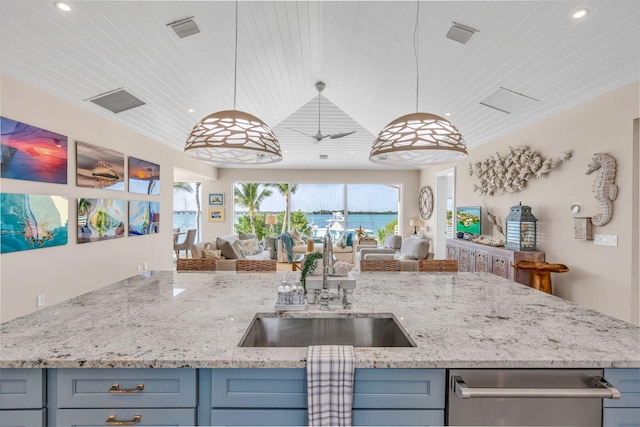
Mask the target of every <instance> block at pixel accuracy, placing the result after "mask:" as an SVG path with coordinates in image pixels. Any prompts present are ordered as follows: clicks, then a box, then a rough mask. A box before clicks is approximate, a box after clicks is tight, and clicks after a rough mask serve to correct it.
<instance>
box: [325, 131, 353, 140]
mask: <svg viewBox="0 0 640 427" xmlns="http://www.w3.org/2000/svg"><path fill="white" fill-rule="evenodd" d="M352 133H356V131H355V130H354V131H351V132H342V133H334V134H333V135H327V136H328V137H329V138H331V139H338V138H342V137H343V136H348V135H351V134H352ZM325 138H326V136H325Z"/></svg>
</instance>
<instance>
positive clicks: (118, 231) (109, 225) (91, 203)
mask: <svg viewBox="0 0 640 427" xmlns="http://www.w3.org/2000/svg"><path fill="white" fill-rule="evenodd" d="M126 216H127V203H126V201H125V200H116V199H78V243H87V242H97V241H99V240H109V239H117V238H120V237H124V230H125V229H124V222H125V220H126Z"/></svg>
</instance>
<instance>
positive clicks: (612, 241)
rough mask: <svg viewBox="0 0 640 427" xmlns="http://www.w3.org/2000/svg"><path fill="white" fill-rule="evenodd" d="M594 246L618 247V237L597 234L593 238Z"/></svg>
mask: <svg viewBox="0 0 640 427" xmlns="http://www.w3.org/2000/svg"><path fill="white" fill-rule="evenodd" d="M593 244H594V245H602V246H618V236H612V235H608V234H595V235H594V236H593Z"/></svg>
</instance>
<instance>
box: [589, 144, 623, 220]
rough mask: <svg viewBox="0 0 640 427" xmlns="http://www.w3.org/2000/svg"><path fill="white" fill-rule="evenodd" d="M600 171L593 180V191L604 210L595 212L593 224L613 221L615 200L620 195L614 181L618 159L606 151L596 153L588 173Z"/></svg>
mask: <svg viewBox="0 0 640 427" xmlns="http://www.w3.org/2000/svg"><path fill="white" fill-rule="evenodd" d="M595 171H598V174H597V175H596V178H595V180H594V181H593V192H594V193H596V199H598V202H600V206H602V210H603V211H604V212H602V213H599V214H595V215H594V216H593V218H591V222H592V223H593V225H605V224H606V223H608V222H609V221H611V216H612V215H613V201H614V200H615V199H616V197H617V195H618V186H617V185H616V184H615V183H614V181H615V179H616V159H614V158H613V157H611V156H610V155H608V154H606V153H596V154H594V155H593V157H592V158H591V162H589V165H588V169H587V175H589V174H591V173H593V172H595Z"/></svg>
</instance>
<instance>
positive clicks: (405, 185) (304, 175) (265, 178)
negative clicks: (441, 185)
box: [202, 169, 420, 240]
mask: <svg viewBox="0 0 640 427" xmlns="http://www.w3.org/2000/svg"><path fill="white" fill-rule="evenodd" d="M419 177H420V173H419V171H376V172H371V171H365V170H353V171H350V170H293V169H290V170H277V169H219V170H218V181H207V182H204V183H203V184H202V194H203V195H204V198H205V200H206V198H207V197H208V196H207V195H208V194H209V193H224V194H225V217H226V218H225V221H224V222H208V221H207V219H206V215H207V212H206V211H207V209H208V206H207V205H203V208H204V209H203V212H204V214H205V219H204V220H203V223H202V229H203V233H202V237H203V239H204V240H208V239H211V238H214V237H216V236H220V235H224V234H229V233H232V232H233V220H232V219H230V215H231V213H232V212H233V203H232V200H233V183H234V182H295V183H349V184H359V183H369V184H401V186H402V189H401V193H400V201H399V203H400V205H401V206H403V208H402V209H401V213H402V215H401V217H400V218H399V221H398V222H399V225H400V227H401V228H400V229H401V233H402V234H403V235H406V236H408V235H409V234H411V233H412V232H413V228H412V227H409V220H410V219H411V218H418V217H419V213H418V204H417V197H418V188H419V187H418V181H419ZM207 203H208V202H207ZM283 210H284V208H283Z"/></svg>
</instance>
